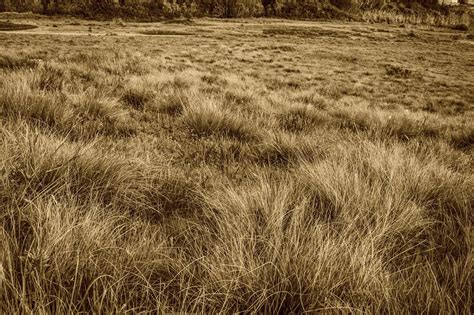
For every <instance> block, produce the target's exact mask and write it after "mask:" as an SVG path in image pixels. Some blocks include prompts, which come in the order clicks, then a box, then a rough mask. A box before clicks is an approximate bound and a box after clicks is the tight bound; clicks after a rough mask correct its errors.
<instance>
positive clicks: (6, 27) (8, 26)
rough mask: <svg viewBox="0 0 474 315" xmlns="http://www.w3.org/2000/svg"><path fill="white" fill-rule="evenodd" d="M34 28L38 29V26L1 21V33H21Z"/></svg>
mask: <svg viewBox="0 0 474 315" xmlns="http://www.w3.org/2000/svg"><path fill="white" fill-rule="evenodd" d="M33 28H37V26H35V25H31V24H16V23H11V22H3V21H0V31H21V30H29V29H33Z"/></svg>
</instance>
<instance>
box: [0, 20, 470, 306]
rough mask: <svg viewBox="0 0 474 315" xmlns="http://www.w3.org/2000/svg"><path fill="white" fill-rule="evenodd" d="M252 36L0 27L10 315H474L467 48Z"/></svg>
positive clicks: (383, 39)
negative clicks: (32, 31) (5, 30)
mask: <svg viewBox="0 0 474 315" xmlns="http://www.w3.org/2000/svg"><path fill="white" fill-rule="evenodd" d="M240 22H241V21H239V22H226V23H225V25H224V24H223V23H221V22H217V21H213V20H206V24H205V25H204V24H197V26H199V28H207V29H208V30H209V32H206V33H205V35H203V36H188V35H184V34H183V35H180V36H179V37H167V36H136V37H132V36H129V34H128V33H119V34H118V35H117V36H101V35H100V34H98V33H97V34H95V35H97V36H68V35H65V34H66V33H67V32H72V31H73V32H77V33H78V34H79V33H80V32H83V31H84V30H85V28H86V26H85V23H79V24H78V23H75V24H74V25H71V24H70V23H68V21H66V20H61V19H59V20H58V21H57V23H58V27H57V28H55V29H57V30H56V31H58V30H59V31H64V32H65V33H64V34H63V35H61V36H58V35H39V34H36V35H35V36H36V37H35V36H31V35H28V34H16V35H15V36H16V37H15V38H13V37H10V35H7V34H0V41H5V42H7V41H8V42H9V46H8V47H9V48H2V49H3V50H2V51H1V52H0V56H1V57H0V76H1V78H2V80H0V312H2V313H23V312H26V313H79V312H92V313H126V312H137V313H138V312H143V313H154V312H167V313H168V312H191V313H217V312H223V313H236V312H255V313H302V312H350V313H372V314H379V313H423V312H429V313H460V314H464V313H469V311H470V304H471V303H472V293H471V290H470V285H471V283H470V281H471V278H472V270H471V269H472V266H471V261H472V250H471V248H472V235H471V234H472V231H471V230H472V219H471V216H472V215H471V213H472V204H473V197H472V196H474V174H473V172H472V170H473V166H474V163H473V159H472V156H473V155H472V154H473V148H474V147H473V139H474V138H473V135H474V126H473V123H472V122H473V121H474V120H473V107H472V105H471V104H472V101H473V99H472V95H471V94H472V93H471V91H472V83H471V81H472V80H469V78H470V76H472V75H471V73H470V71H469V69H468V66H467V64H466V62H465V60H467V58H468V57H469V52H470V51H469V49H467V47H468V45H470V44H468V43H466V42H465V41H466V40H468V39H467V37H462V38H460V39H456V38H453V37H452V36H453V34H455V35H457V33H454V31H452V30H431V31H428V30H426V29H424V28H414V29H413V31H414V32H416V36H406V30H404V29H401V28H398V27H391V26H384V25H377V26H376V27H374V26H372V25H365V24H358V23H345V24H335V23H314V22H311V23H309V22H294V21H293V22H291V21H288V22H282V21H277V20H275V21H272V23H273V24H274V25H272V26H271V27H270V28H271V30H272V32H270V33H269V32H268V29H269V25H268V23H267V22H265V23H263V22H262V21H259V20H256V21H253V20H252V21H246V24H241V23H240ZM47 23H48V20H44V21H38V24H39V26H40V27H39V30H43V31H45V32H47V30H48V26H47V25H46V24H47ZM287 23H289V24H291V25H292V26H291V27H287V26H288V25H286V24H287ZM308 24H310V25H308ZM96 26H101V27H102V28H103V29H105V30H106V32H109V31H111V32H112V31H114V32H115V31H117V28H119V27H120V28H125V29H126V30H127V31H130V32H139V31H140V30H143V25H138V26H133V25H128V24H127V25H125V26H124V25H118V24H117V23H115V24H111V25H107V24H106V23H99V22H97V25H96ZM159 26H160V25H154V26H153V27H156V28H159ZM197 26H195V25H194V24H190V25H188V24H185V25H182V24H179V23H178V24H169V23H168V24H167V27H169V28H170V31H175V32H177V33H180V34H181V33H193V32H194V31H196V30H195V29H194V28H195V27H197ZM265 30H267V31H265ZM97 32H98V31H97ZM170 34H171V33H170ZM301 34H310V35H311V38H310V39H309V40H308V39H304V38H302V37H300V35H301ZM270 35H272V36H270ZM459 36H461V35H459ZM463 36H464V35H463ZM351 38H352V39H351ZM353 39H355V40H353ZM50 40H51V41H50ZM282 40H292V41H293V42H294V44H292V45H291V46H286V45H283V46H282V44H281V42H282ZM361 42H363V43H364V48H361V46H360V43H361ZM394 43H397V47H396V48H394ZM89 47H94V49H90V48H89ZM114 47H115V48H114ZM272 47H276V48H275V49H273V48H272ZM290 47H291V48H290ZM19 51H23V53H22V54H19V53H18V52H19ZM408 55H409V56H410V58H408V57H407V56H408ZM447 59H448V60H447ZM289 70H291V71H289ZM296 70H297V71H296Z"/></svg>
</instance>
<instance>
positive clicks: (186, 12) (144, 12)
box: [0, 0, 438, 18]
mask: <svg viewBox="0 0 474 315" xmlns="http://www.w3.org/2000/svg"><path fill="white" fill-rule="evenodd" d="M437 3H438V0H416V1H414V0H0V11H33V12H38V13H43V14H75V15H85V16H90V17H93V16H95V15H119V16H143V17H177V16H214V17H227V18H229V17H248V16H262V15H266V16H272V15H277V16H282V17H304V18H311V17H328V18H329V17H332V16H334V15H344V14H345V13H346V12H349V13H354V12H356V11H358V10H367V9H383V8H386V7H393V6H398V7H400V6H402V7H411V6H415V5H416V6H424V7H431V8H432V7H435V6H437Z"/></svg>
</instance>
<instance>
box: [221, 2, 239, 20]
mask: <svg viewBox="0 0 474 315" xmlns="http://www.w3.org/2000/svg"><path fill="white" fill-rule="evenodd" d="M222 1H223V3H222V4H223V5H224V17H226V18H231V17H235V13H236V12H235V5H236V2H237V0H222Z"/></svg>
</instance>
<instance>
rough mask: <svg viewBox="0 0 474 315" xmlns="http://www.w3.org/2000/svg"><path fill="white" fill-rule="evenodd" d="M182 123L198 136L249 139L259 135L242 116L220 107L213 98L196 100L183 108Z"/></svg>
mask: <svg viewBox="0 0 474 315" xmlns="http://www.w3.org/2000/svg"><path fill="white" fill-rule="evenodd" d="M183 123H184V125H185V126H186V127H187V128H188V129H189V130H190V131H191V133H192V134H194V135H196V136H199V137H209V136H222V137H229V138H235V139H238V140H241V141H249V140H253V139H256V138H258V137H259V134H258V131H256V130H255V129H254V128H252V126H250V125H249V124H248V123H247V122H246V121H245V120H244V118H243V117H240V116H238V115H237V114H235V113H232V112H230V111H229V110H225V109H223V108H221V107H220V106H219V105H218V104H217V103H216V101H215V100H212V99H204V100H198V102H197V103H194V104H190V106H189V107H187V108H185V110H184V114H183Z"/></svg>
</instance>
